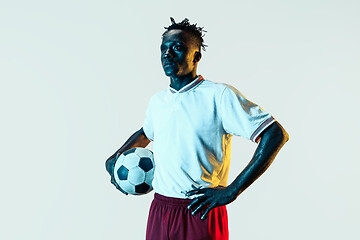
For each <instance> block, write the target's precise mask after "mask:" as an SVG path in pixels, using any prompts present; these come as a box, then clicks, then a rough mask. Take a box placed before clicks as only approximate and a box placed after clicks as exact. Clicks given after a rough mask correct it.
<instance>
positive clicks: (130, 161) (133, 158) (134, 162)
mask: <svg viewBox="0 0 360 240" xmlns="http://www.w3.org/2000/svg"><path fill="white" fill-rule="evenodd" d="M139 161H140V157H139V156H138V155H136V154H135V153H131V154H128V155H126V156H124V160H123V163H122V164H123V165H124V166H125V167H126V168H127V169H131V168H133V167H137V166H138V165H139Z"/></svg>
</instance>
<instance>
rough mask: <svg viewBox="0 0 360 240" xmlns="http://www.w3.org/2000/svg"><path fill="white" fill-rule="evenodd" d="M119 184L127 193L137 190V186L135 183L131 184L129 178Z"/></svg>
mask: <svg viewBox="0 0 360 240" xmlns="http://www.w3.org/2000/svg"><path fill="white" fill-rule="evenodd" d="M118 184H119V186H120V187H121V188H122V189H123V190H124V191H125V192H127V193H130V194H132V193H133V192H135V186H134V185H133V184H131V183H130V182H129V181H127V180H125V181H119V183H118Z"/></svg>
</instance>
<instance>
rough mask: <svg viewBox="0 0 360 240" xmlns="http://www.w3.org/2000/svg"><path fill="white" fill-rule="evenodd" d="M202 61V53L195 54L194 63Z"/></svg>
mask: <svg viewBox="0 0 360 240" xmlns="http://www.w3.org/2000/svg"><path fill="white" fill-rule="evenodd" d="M200 59H201V52H198V51H196V52H195V54H194V63H197V62H199V61H200Z"/></svg>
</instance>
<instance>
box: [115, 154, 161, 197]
mask: <svg viewBox="0 0 360 240" xmlns="http://www.w3.org/2000/svg"><path fill="white" fill-rule="evenodd" d="M154 167H155V163H154V156H153V153H152V152H151V151H150V150H149V149H146V148H131V149H129V150H127V151H125V152H123V153H122V154H121V155H120V156H118V157H117V159H116V162H115V166H114V178H115V181H116V183H117V184H118V185H119V186H120V187H121V188H122V189H123V190H124V191H125V192H127V193H128V194H132V195H141V194H146V193H148V192H150V191H151V190H152V184H151V183H152V180H153V178H154Z"/></svg>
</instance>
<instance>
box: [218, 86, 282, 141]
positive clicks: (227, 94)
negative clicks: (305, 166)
mask: <svg viewBox="0 0 360 240" xmlns="http://www.w3.org/2000/svg"><path fill="white" fill-rule="evenodd" d="M220 114H221V119H222V124H223V128H224V130H225V131H226V132H227V133H229V134H232V135H236V136H242V137H244V138H246V139H249V140H251V141H253V142H256V141H257V138H258V136H259V135H260V134H261V133H262V132H263V131H264V130H265V129H266V128H267V127H268V126H270V125H271V124H272V123H273V122H274V121H275V119H274V118H273V117H272V116H271V114H269V113H267V112H265V111H264V110H263V109H261V108H260V107H259V106H258V105H256V104H255V103H253V102H251V101H249V100H247V99H246V98H245V97H244V96H243V95H242V94H241V93H240V92H239V91H238V90H237V89H236V88H234V87H232V86H230V85H226V87H225V89H224V90H223V92H222V96H221V100H220Z"/></svg>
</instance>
